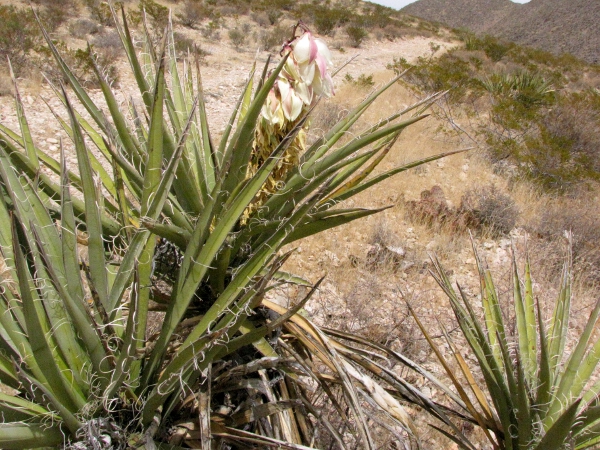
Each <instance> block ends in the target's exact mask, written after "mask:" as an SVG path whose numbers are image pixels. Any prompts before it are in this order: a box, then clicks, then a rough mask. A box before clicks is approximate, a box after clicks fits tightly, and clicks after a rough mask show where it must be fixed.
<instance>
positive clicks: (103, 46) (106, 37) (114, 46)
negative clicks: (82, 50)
mask: <svg viewBox="0 0 600 450" xmlns="http://www.w3.org/2000/svg"><path fill="white" fill-rule="evenodd" d="M90 43H91V44H92V46H93V48H94V51H95V52H96V53H97V54H99V55H101V56H100V59H101V60H102V61H114V60H115V59H117V58H118V57H119V56H121V55H122V54H123V44H122V43H121V37H120V36H119V33H118V32H117V31H116V30H111V29H109V30H106V31H105V32H103V33H100V34H96V35H94V36H93V37H92V39H91V40H90Z"/></svg>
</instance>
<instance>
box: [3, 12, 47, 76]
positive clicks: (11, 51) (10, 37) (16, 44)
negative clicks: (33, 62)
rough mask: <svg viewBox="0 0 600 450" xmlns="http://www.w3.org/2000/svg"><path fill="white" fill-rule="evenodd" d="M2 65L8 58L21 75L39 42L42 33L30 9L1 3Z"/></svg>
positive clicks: (4, 64)
mask: <svg viewBox="0 0 600 450" xmlns="http://www.w3.org/2000/svg"><path fill="white" fill-rule="evenodd" d="M0 23H1V24H2V26H0V65H2V66H5V67H6V64H7V59H10V62H11V64H12V66H13V69H14V71H15V74H16V75H17V76H19V75H20V74H21V73H22V71H23V69H24V68H25V66H26V64H27V58H28V56H29V54H30V52H31V51H32V50H34V48H35V47H36V46H37V45H38V44H39V42H40V39H41V34H40V32H39V28H38V26H37V23H36V21H35V17H34V15H33V12H32V11H31V10H30V9H25V8H23V9H21V8H17V7H15V6H12V5H0Z"/></svg>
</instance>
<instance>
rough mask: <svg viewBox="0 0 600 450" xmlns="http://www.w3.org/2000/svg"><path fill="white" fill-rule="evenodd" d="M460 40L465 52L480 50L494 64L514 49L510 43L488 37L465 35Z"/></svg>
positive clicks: (513, 45)
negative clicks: (463, 44) (462, 42)
mask: <svg viewBox="0 0 600 450" xmlns="http://www.w3.org/2000/svg"><path fill="white" fill-rule="evenodd" d="M462 40H463V41H464V43H465V48H466V49H467V50H469V51H476V50H482V51H483V52H484V53H485V54H486V56H487V57H488V58H490V59H491V60H492V61H494V62H497V61H500V60H501V59H502V58H504V56H506V55H507V54H508V53H509V52H510V51H511V50H512V49H513V48H514V47H515V44H513V43H512V42H504V41H501V40H500V39H498V38H495V37H493V36H489V35H485V36H482V37H479V36H476V35H474V34H472V33H466V34H464V35H463V36H462Z"/></svg>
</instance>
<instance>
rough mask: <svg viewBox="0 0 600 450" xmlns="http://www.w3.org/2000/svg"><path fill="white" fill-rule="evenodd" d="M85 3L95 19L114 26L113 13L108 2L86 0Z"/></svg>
mask: <svg viewBox="0 0 600 450" xmlns="http://www.w3.org/2000/svg"><path fill="white" fill-rule="evenodd" d="M84 3H85V5H86V7H87V8H88V10H89V11H90V15H91V17H92V19H93V20H95V21H97V22H98V23H99V24H100V25H103V26H105V27H111V26H113V18H112V13H111V12H110V7H109V6H108V3H106V2H105V1H102V0H84ZM122 4H123V3H122V2H116V3H115V6H116V7H118V6H119V5H122Z"/></svg>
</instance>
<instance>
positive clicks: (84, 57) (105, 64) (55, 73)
mask: <svg viewBox="0 0 600 450" xmlns="http://www.w3.org/2000/svg"><path fill="white" fill-rule="evenodd" d="M105 42H110V38H109V39H108V40H107V41H105ZM54 45H55V46H56V48H57V49H58V51H60V52H61V55H62V57H63V59H64V61H65V62H66V63H67V64H69V66H70V67H71V68H72V70H73V73H74V74H75V75H76V76H77V77H78V78H79V79H80V82H81V83H82V84H83V85H84V86H86V87H88V88H98V87H100V85H99V84H98V78H97V76H96V73H95V71H94V64H93V62H92V61H95V64H96V66H97V67H98V69H99V70H100V72H101V73H102V74H103V75H104V77H105V78H106V80H107V81H108V82H110V83H111V84H114V85H116V84H117V83H118V80H119V76H118V70H117V67H116V66H115V65H114V62H115V55H116V54H119V53H120V52H121V51H120V50H118V49H116V48H114V47H110V46H107V47H104V48H102V47H100V48H96V47H95V46H94V45H93V44H92V45H91V46H90V47H89V48H84V49H73V48H70V47H69V46H68V45H67V44H66V43H65V42H64V41H55V43H54ZM101 45H102V44H101ZM43 55H44V58H41V59H39V61H38V65H39V68H40V69H41V70H42V71H43V72H44V74H45V76H46V77H48V79H49V80H50V81H51V82H53V83H54V84H59V83H67V82H68V79H67V78H65V77H64V73H63V72H62V71H61V70H60V69H59V68H57V67H56V66H54V65H52V64H50V63H49V62H48V61H49V58H50V57H51V53H49V52H45V53H43Z"/></svg>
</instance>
